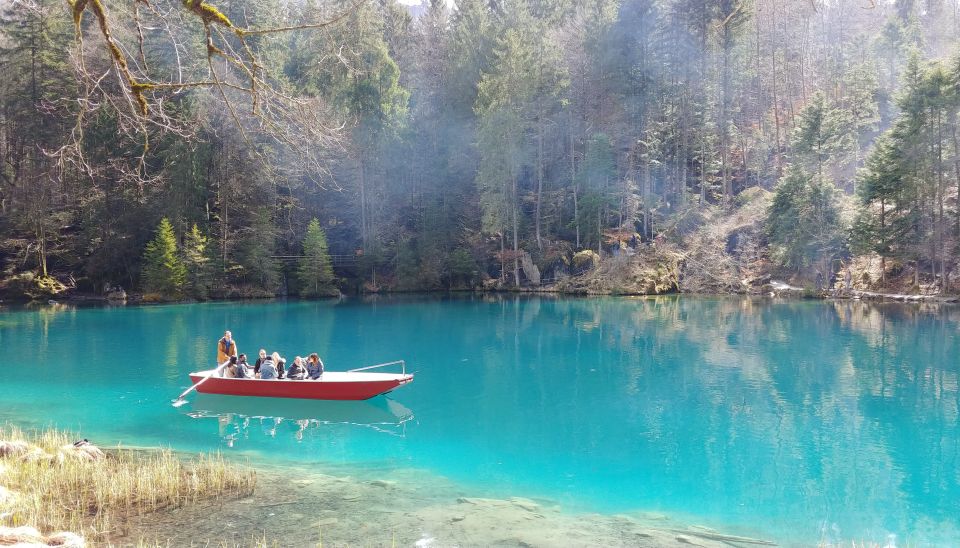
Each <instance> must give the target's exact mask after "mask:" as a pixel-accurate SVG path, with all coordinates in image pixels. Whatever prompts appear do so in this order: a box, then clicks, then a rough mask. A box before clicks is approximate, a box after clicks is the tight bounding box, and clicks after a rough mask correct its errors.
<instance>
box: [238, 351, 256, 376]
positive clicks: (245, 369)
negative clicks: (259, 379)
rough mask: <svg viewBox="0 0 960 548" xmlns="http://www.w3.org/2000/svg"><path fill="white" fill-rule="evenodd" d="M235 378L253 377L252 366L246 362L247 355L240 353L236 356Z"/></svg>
mask: <svg viewBox="0 0 960 548" xmlns="http://www.w3.org/2000/svg"><path fill="white" fill-rule="evenodd" d="M237 378H238V379H252V378H253V367H251V366H250V364H249V363H247V355H246V354H240V355H239V356H237Z"/></svg>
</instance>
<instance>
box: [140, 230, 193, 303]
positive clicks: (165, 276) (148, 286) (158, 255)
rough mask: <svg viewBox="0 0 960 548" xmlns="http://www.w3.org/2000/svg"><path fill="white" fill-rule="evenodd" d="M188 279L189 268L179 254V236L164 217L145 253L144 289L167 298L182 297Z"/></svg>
mask: <svg viewBox="0 0 960 548" xmlns="http://www.w3.org/2000/svg"><path fill="white" fill-rule="evenodd" d="M186 279H187V269H186V267H185V266H184V265H183V262H182V261H181V260H180V257H179V256H178V255H177V236H176V234H174V232H173V225H172V224H170V220H169V219H167V218H166V217H164V218H162V219H160V224H159V225H158V226H157V232H156V235H155V236H154V238H153V240H150V242H149V243H148V244H147V247H146V249H145V250H144V253H143V290H144V292H146V293H155V294H158V295H160V296H161V297H165V298H176V297H180V296H181V295H182V293H183V288H184V284H185V283H186Z"/></svg>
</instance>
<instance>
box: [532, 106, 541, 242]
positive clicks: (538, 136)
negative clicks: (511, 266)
mask: <svg viewBox="0 0 960 548" xmlns="http://www.w3.org/2000/svg"><path fill="white" fill-rule="evenodd" d="M538 104H539V102H538ZM538 110H539V118H538V120H537V205H536V211H535V213H534V215H535V217H536V219H535V220H534V226H535V227H536V233H537V249H538V250H543V244H542V243H541V241H540V202H541V200H542V199H543V110H542V109H538Z"/></svg>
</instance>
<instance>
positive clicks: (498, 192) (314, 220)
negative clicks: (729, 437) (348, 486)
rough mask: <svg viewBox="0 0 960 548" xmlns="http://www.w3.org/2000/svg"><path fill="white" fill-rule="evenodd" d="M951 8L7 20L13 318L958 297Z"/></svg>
mask: <svg viewBox="0 0 960 548" xmlns="http://www.w3.org/2000/svg"><path fill="white" fill-rule="evenodd" d="M958 37H960V0H809V1H808V0H585V1H572V0H455V1H445V0H429V1H425V2H424V3H423V4H414V5H411V4H404V3H399V2H397V1H396V0H358V1H355V2H348V1H342V0H260V1H256V2H254V1H247V0H209V1H207V0H136V1H134V2H127V1H120V0H6V1H4V2H3V3H2V4H0V70H2V74H3V78H2V79H0V98H2V107H0V298H5V299H17V298H23V297H28V298H43V299H46V298H53V297H55V296H57V295H65V294H71V293H77V294H88V295H103V294H105V293H109V292H111V291H114V290H115V288H123V289H124V290H126V291H131V292H136V293H142V294H143V295H144V297H145V298H148V297H149V298H155V299H158V300H165V299H182V298H195V299H206V298H243V297H267V296H275V295H302V296H323V295H330V294H336V293H337V292H338V291H342V292H344V293H353V292H358V291H360V292H377V291H413V290H416V291H419V290H445V289H489V290H498V289H504V290H512V289H516V288H537V287H552V288H555V289H558V290H561V291H575V292H608V293H609V292H612V293H663V292H711V293H729V292H750V291H762V290H766V288H767V287H768V286H769V284H770V282H771V280H785V281H787V282H788V283H792V284H796V285H799V286H810V287H812V286H813V285H814V284H816V285H817V286H818V287H819V286H823V287H826V286H829V285H831V284H834V286H839V285H840V284H841V283H844V279H846V282H845V283H846V285H847V286H848V287H850V286H851V285H852V286H854V287H857V288H860V289H869V290H878V291H882V290H891V291H892V290H896V291H906V292H914V293H916V292H923V293H955V292H957V290H958V288H960V281H958V280H956V279H955V278H957V276H955V275H954V273H955V272H956V270H957V268H958V267H960V263H958V259H960V204H958V194H960V136H958V129H960V128H958V124H960V119H958V114H960V40H958Z"/></svg>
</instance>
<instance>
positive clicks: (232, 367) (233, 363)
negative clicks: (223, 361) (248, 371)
mask: <svg viewBox="0 0 960 548" xmlns="http://www.w3.org/2000/svg"><path fill="white" fill-rule="evenodd" d="M237 376H238V374H237V357H236V356H230V361H228V362H227V366H226V367H224V368H223V377H224V378H225V379H235V378H237Z"/></svg>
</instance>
